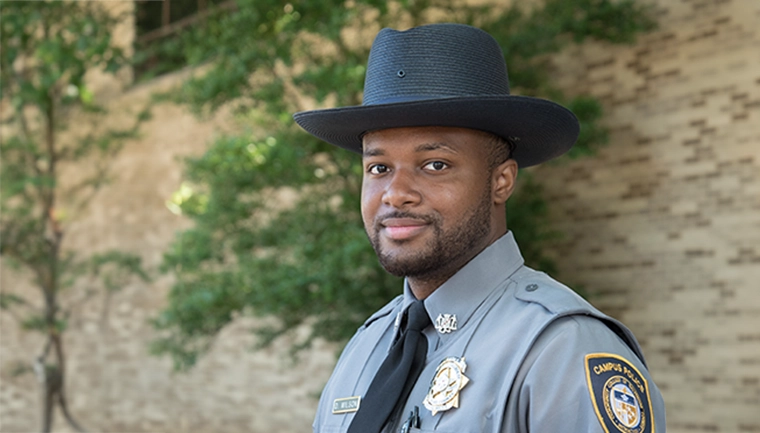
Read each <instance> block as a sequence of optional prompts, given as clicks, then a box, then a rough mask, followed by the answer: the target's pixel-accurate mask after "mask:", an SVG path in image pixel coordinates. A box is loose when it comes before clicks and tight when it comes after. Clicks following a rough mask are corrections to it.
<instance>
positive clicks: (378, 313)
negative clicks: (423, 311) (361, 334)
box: [362, 295, 404, 328]
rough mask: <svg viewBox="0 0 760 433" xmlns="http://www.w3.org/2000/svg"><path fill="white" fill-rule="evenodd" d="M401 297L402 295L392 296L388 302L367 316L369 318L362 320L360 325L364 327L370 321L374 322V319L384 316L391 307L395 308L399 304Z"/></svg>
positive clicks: (389, 312)
mask: <svg viewBox="0 0 760 433" xmlns="http://www.w3.org/2000/svg"><path fill="white" fill-rule="evenodd" d="M403 299H404V297H403V296H402V295H398V296H396V297H395V298H393V299H392V300H391V301H390V302H388V303H387V304H385V306H383V307H382V308H380V309H379V310H377V311H375V313H374V314H372V315H371V316H369V318H368V319H367V320H365V321H364V324H363V325H362V328H366V327H368V326H369V325H371V324H372V322H374V321H375V320H377V319H380V318H382V317H385V316H387V315H389V314H391V312H392V311H393V309H394V308H396V307H397V306H398V305H399V304H401V301H402V300H403Z"/></svg>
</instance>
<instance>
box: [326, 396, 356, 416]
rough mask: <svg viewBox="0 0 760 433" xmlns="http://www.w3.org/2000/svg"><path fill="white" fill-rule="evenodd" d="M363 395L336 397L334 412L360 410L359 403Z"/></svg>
mask: <svg viewBox="0 0 760 433" xmlns="http://www.w3.org/2000/svg"><path fill="white" fill-rule="evenodd" d="M360 401H361V397H359V396H358V395H356V396H353V397H345V398H336V399H335V401H333V408H332V413H349V412H356V411H357V410H359V403H360Z"/></svg>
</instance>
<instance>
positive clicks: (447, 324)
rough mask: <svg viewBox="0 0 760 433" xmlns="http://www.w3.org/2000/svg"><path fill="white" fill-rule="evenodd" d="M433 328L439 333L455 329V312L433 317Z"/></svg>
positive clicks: (446, 332)
mask: <svg viewBox="0 0 760 433" xmlns="http://www.w3.org/2000/svg"><path fill="white" fill-rule="evenodd" d="M435 329H436V330H438V332H440V333H441V334H448V333H450V332H451V331H456V330H457V316H456V314H439V315H438V318H437V319H435Z"/></svg>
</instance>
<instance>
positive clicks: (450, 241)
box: [369, 185, 491, 279]
mask: <svg viewBox="0 0 760 433" xmlns="http://www.w3.org/2000/svg"><path fill="white" fill-rule="evenodd" d="M489 186H490V185H489ZM388 217H391V218H417V219H421V220H424V221H425V222H426V223H428V224H430V225H431V226H432V228H433V232H434V237H433V239H432V240H430V241H428V242H427V245H426V247H425V248H424V250H421V251H418V252H417V253H416V254H414V255H413V256H411V257H407V258H404V259H399V258H395V257H392V256H390V255H388V254H386V253H384V252H383V250H382V247H381V245H380V225H379V223H378V222H377V219H376V222H374V225H375V232H374V234H373V236H371V237H369V240H370V243H371V244H372V248H374V249H375V254H377V258H378V260H379V261H380V264H381V265H382V266H383V268H385V270H386V271H387V272H388V273H390V274H391V275H395V276H397V277H412V278H421V279H431V278H440V277H442V276H443V277H446V278H448V277H450V276H451V275H453V274H454V273H456V272H457V271H458V270H459V269H460V268H461V267H462V266H464V265H465V264H466V262H467V261H469V260H470V259H471V258H472V257H474V256H475V255H477V253H478V252H479V251H476V252H473V250H474V249H475V248H477V246H478V245H480V244H481V242H482V240H483V239H484V238H485V237H487V236H488V234H489V232H490V219H491V191H490V188H486V190H485V192H484V194H482V195H481V200H480V201H479V202H478V204H477V206H476V207H475V208H474V209H472V213H470V215H469V216H468V217H466V218H465V219H463V220H461V221H459V222H458V224H457V225H456V226H454V227H453V228H451V229H450V230H449V231H448V232H444V231H443V228H442V225H443V220H442V218H441V216H440V214H438V213H435V214H432V215H416V214H413V213H411V212H402V211H397V212H393V213H392V214H390V215H387V214H386V215H383V218H388ZM378 219H379V218H378ZM467 256H470V257H467ZM464 258H466V261H464V260H463V259H464ZM451 267H456V269H451Z"/></svg>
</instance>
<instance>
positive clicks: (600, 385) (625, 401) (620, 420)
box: [585, 353, 655, 433]
mask: <svg viewBox="0 0 760 433" xmlns="http://www.w3.org/2000/svg"><path fill="white" fill-rule="evenodd" d="M585 367H586V381H587V382H588V390H589V393H591V401H592V402H593V404H594V411H595V412H596V416H597V417H598V418H599V422H601V423H602V428H604V431H605V432H607V433H618V432H622V433H655V426H654V420H653V419H652V403H651V399H650V398H649V384H648V383H647V380H646V379H645V378H644V376H642V375H641V372H639V370H638V369H637V368H636V367H634V366H633V365H632V364H631V363H630V362H628V361H627V360H626V359H625V358H623V357H621V356H619V355H613V354H609V353H591V354H589V355H586V359H585Z"/></svg>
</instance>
